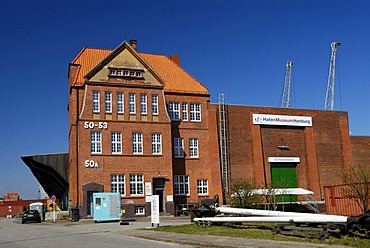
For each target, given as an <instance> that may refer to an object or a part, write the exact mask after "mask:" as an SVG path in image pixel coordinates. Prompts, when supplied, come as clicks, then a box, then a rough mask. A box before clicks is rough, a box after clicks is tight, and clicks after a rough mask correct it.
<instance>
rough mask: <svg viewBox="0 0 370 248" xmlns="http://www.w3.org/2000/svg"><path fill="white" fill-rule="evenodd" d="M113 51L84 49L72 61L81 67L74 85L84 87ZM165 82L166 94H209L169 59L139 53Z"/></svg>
mask: <svg viewBox="0 0 370 248" xmlns="http://www.w3.org/2000/svg"><path fill="white" fill-rule="evenodd" d="M111 52H112V50H108V49H98V48H84V49H82V51H81V52H80V53H79V54H78V55H77V56H76V58H75V59H74V60H73V61H72V64H78V65H80V67H79V70H78V74H77V76H76V79H75V82H74V84H73V85H75V86H82V85H83V84H84V82H85V79H84V76H85V75H86V74H87V73H88V72H89V71H91V70H92V69H93V68H94V67H95V66H96V65H97V64H98V63H99V62H101V61H102V60H103V59H104V58H105V57H107V56H108V55H109V54H110V53H111ZM138 54H139V55H140V56H141V57H142V58H143V59H144V60H145V61H146V62H147V63H148V64H149V65H150V66H151V67H152V68H153V69H154V70H155V71H156V72H157V73H158V74H159V75H160V76H161V77H162V78H163V80H164V81H165V86H164V90H165V92H176V93H177V92H178V93H193V94H209V92H208V89H207V88H206V87H205V86H204V85H203V84H201V83H200V82H199V81H197V80H196V79H195V78H193V77H192V76H191V75H190V74H189V73H187V72H186V71H185V70H184V69H182V68H181V67H180V66H178V65H177V64H175V63H174V62H173V61H172V60H171V59H170V58H169V57H167V56H165V55H159V54H149V53H138Z"/></svg>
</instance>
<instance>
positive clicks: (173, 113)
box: [168, 102, 180, 121]
mask: <svg viewBox="0 0 370 248" xmlns="http://www.w3.org/2000/svg"><path fill="white" fill-rule="evenodd" d="M168 115H169V116H170V119H171V120H173V121H179V120H180V103H178V102H169V103H168Z"/></svg>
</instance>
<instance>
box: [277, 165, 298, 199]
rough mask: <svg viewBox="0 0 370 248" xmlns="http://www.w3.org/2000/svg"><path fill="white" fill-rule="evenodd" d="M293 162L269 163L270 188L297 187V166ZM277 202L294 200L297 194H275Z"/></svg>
mask: <svg viewBox="0 0 370 248" xmlns="http://www.w3.org/2000/svg"><path fill="white" fill-rule="evenodd" d="M296 166H297V165H296V164H295V163H271V185H272V188H297V168H296ZM276 201H277V202H282V201H283V202H290V201H292V202H296V201H298V196H297V195H284V196H276Z"/></svg>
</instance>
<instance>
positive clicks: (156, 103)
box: [152, 95, 158, 115]
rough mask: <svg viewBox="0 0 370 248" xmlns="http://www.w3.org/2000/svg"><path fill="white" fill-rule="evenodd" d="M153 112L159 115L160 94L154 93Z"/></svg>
mask: <svg viewBox="0 0 370 248" xmlns="http://www.w3.org/2000/svg"><path fill="white" fill-rule="evenodd" d="M152 114H153V115H158V95H152Z"/></svg>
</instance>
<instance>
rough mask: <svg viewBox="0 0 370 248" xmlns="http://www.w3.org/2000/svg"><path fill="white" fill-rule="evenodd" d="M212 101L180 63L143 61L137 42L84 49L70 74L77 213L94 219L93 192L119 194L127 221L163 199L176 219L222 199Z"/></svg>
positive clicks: (160, 58) (72, 194) (159, 58)
mask: <svg viewBox="0 0 370 248" xmlns="http://www.w3.org/2000/svg"><path fill="white" fill-rule="evenodd" d="M209 98H210V95H209V92H208V89H207V88H206V87H205V86H203V85H202V84H201V83H200V82H198V81H197V80H195V79H194V78H193V77H191V76H190V75H189V74H188V73H187V72H185V71H184V70H183V69H182V68H181V67H180V57H179V56H177V55H172V56H171V57H170V58H169V57H167V56H164V55H155V54H148V53H138V52H137V51H136V41H131V42H130V44H128V43H127V42H123V43H122V44H121V45H119V46H118V47H117V48H116V49H114V50H103V49H91V48H84V49H83V50H82V51H81V52H80V54H78V55H77V57H76V58H75V59H74V60H73V62H72V63H71V64H70V67H69V106H68V109H69V126H70V135H69V171H70V175H69V185H70V187H69V198H70V206H71V207H78V208H79V209H80V214H81V216H86V215H90V214H91V202H92V201H91V199H92V194H93V193H94V192H120V193H121V196H122V204H123V207H124V208H125V209H126V213H127V214H128V215H139V214H143V215H144V214H146V213H148V212H149V211H150V203H148V200H147V199H148V198H147V196H150V195H159V199H160V211H162V212H166V213H171V214H173V213H174V211H175V206H176V205H179V204H186V203H187V204H191V203H193V204H196V203H198V202H199V201H200V200H201V199H202V198H208V197H209V196H213V195H214V194H216V193H219V192H220V189H221V188H220V184H219V180H220V169H219V162H218V160H217V157H215V158H212V157H211V155H212V154H213V153H217V151H218V150H217V145H215V144H217V142H216V143H213V142H210V141H211V140H215V141H217V132H212V131H210V130H213V131H216V128H215V127H212V128H210V126H211V125H215V123H216V122H214V121H213V120H214V119H215V114H216V112H215V111H209V108H210V104H209ZM210 120H211V121H210ZM211 144H212V145H211Z"/></svg>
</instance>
